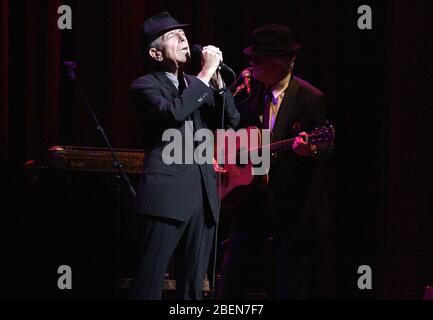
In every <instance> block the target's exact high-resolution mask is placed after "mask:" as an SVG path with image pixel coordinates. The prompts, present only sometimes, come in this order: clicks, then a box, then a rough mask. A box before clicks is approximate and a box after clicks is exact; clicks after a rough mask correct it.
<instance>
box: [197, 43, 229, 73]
mask: <svg viewBox="0 0 433 320" xmlns="http://www.w3.org/2000/svg"><path fill="white" fill-rule="evenodd" d="M202 50H203V46H202V45H200V44H197V43H196V44H194V45H193V46H192V47H191V60H192V63H193V65H194V64H196V63H197V61H199V62H200V65H201V51H202ZM220 68H221V71H223V72H230V73H231V74H234V73H235V72H234V71H233V69H232V68H230V67H229V66H228V65H226V64H225V63H224V62H222V61H221V62H220Z"/></svg>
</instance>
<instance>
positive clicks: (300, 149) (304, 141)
mask: <svg viewBox="0 0 433 320" xmlns="http://www.w3.org/2000/svg"><path fill="white" fill-rule="evenodd" d="M293 151H294V152H295V153H296V154H297V155H298V156H301V157H311V156H313V155H315V154H316V152H317V146H316V145H314V144H310V143H309V142H308V134H307V133H306V132H301V133H300V134H299V136H297V137H296V139H295V142H294V143H293Z"/></svg>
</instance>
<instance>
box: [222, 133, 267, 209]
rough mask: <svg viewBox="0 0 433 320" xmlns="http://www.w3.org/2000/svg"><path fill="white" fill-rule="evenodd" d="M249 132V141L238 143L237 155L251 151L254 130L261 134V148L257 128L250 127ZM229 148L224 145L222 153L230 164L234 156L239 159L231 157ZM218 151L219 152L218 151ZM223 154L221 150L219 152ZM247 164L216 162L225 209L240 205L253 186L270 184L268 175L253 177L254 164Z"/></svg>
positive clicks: (258, 145)
mask: <svg viewBox="0 0 433 320" xmlns="http://www.w3.org/2000/svg"><path fill="white" fill-rule="evenodd" d="M245 130H246V132H247V137H248V139H247V140H242V139H238V140H237V141H236V153H239V151H242V150H249V148H250V145H251V139H253V138H254V137H255V136H254V135H253V134H251V132H252V131H253V130H257V131H258V132H259V135H258V140H257V144H256V146H257V147H260V146H261V140H262V137H261V134H260V130H259V129H258V128H257V127H253V126H252V127H248V128H246V129H245ZM227 150H228V148H227V147H226V145H224V147H223V150H222V153H223V154H224V156H225V159H226V160H225V162H226V163H228V162H229V161H228V159H229V158H230V157H231V156H233V157H234V158H237V156H236V155H231V154H229V153H228V151H227ZM217 151H218V150H217ZM219 152H220V153H221V150H219ZM249 160H250V159H249V158H248V163H247V164H229V163H228V164H224V165H219V166H218V164H217V163H216V162H215V163H214V167H215V170H216V172H217V173H218V174H219V178H220V179H221V184H218V189H219V194H220V197H221V199H222V200H223V201H222V205H223V207H225V208H228V209H230V208H233V207H235V206H236V205H237V204H238V203H240V202H241V201H242V200H243V199H244V198H245V197H246V196H247V195H248V193H249V191H251V185H253V184H260V185H266V184H267V183H268V180H269V178H268V175H262V176H257V175H253V164H252V163H251V162H250V161H249ZM229 195H230V196H229Z"/></svg>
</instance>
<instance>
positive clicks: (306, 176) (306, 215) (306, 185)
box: [238, 76, 330, 244]
mask: <svg viewBox="0 0 433 320" xmlns="http://www.w3.org/2000/svg"><path fill="white" fill-rule="evenodd" d="M265 91H266V88H265V85H264V84H263V83H261V82H254V83H252V95H251V97H250V98H249V99H248V100H247V101H246V102H245V103H242V104H241V105H238V109H239V111H240V113H241V124H240V126H241V127H246V126H250V125H254V126H258V127H259V128H263V127H264V128H266V127H267V124H268V120H269V114H268V111H267V110H266V109H267V108H265ZM261 119H262V120H261ZM326 121H327V120H326V102H325V98H324V95H323V93H322V92H321V91H320V90H318V89H317V88H315V87H313V86H312V85H310V84H309V83H307V82H306V81H304V80H302V79H300V78H298V77H295V76H292V79H291V81H290V83H289V86H288V87H287V89H286V90H285V95H284V98H283V101H282V103H281V106H280V110H279V112H278V115H277V118H276V120H275V124H274V129H273V133H272V136H271V142H275V141H280V140H285V139H289V138H292V137H296V136H297V135H298V134H299V133H300V132H302V131H306V132H307V133H308V132H309V131H311V130H313V129H315V128H316V127H318V126H320V125H323V124H324V123H325V122H326ZM263 124H265V125H263ZM329 152H330V150H326V151H320V152H319V157H317V158H312V157H300V156H298V155H296V154H295V152H294V151H293V150H288V151H285V152H282V153H278V154H277V155H276V158H275V159H274V160H273V161H271V167H270V171H269V188H268V191H270V192H268V195H269V197H270V207H271V212H272V214H273V219H274V220H275V222H276V223H275V226H276V229H277V231H276V232H278V231H279V230H280V231H281V233H284V234H285V235H287V239H288V242H292V243H297V244H299V243H306V242H307V241H306V240H307V239H311V238H312V237H315V236H316V235H318V234H321V233H323V232H326V230H327V228H328V227H329V226H328V223H329V212H328V201H327V194H326V190H325V188H324V184H323V181H322V176H321V170H322V168H323V166H324V165H325V164H326V161H325V160H326V158H327V157H328V155H329ZM261 214H264V213H261ZM262 218H263V217H262Z"/></svg>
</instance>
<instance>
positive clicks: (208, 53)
mask: <svg viewBox="0 0 433 320" xmlns="http://www.w3.org/2000/svg"><path fill="white" fill-rule="evenodd" d="M201 57H202V68H201V71H200V72H199V74H198V75H197V78H199V79H200V80H202V81H204V82H205V83H209V82H210V80H211V78H212V76H213V75H214V74H215V72H216V71H217V70H218V67H219V65H220V63H221V62H222V61H223V55H222V52H221V50H220V49H219V48H217V47H215V46H211V45H209V46H206V47H203V50H202V52H201Z"/></svg>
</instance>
